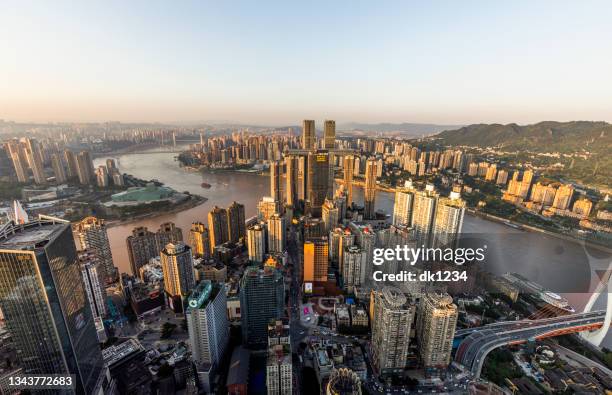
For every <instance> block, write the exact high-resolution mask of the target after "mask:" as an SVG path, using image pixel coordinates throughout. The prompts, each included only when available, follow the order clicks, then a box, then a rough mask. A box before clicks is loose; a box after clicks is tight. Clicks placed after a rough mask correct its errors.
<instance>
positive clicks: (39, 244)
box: [0, 217, 70, 250]
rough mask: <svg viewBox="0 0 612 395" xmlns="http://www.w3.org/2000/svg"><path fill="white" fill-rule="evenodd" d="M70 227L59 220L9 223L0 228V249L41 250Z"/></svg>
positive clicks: (43, 219)
mask: <svg viewBox="0 0 612 395" xmlns="http://www.w3.org/2000/svg"><path fill="white" fill-rule="evenodd" d="M69 226H70V225H69V224H68V223H67V222H65V221H63V220H60V219H52V218H49V217H47V218H41V219H39V220H35V221H31V222H28V223H26V224H15V223H13V222H9V223H7V224H6V225H4V226H3V227H2V228H0V249H6V250H34V249H37V248H43V247H44V246H45V245H46V244H47V243H48V242H49V241H50V240H51V239H53V238H55V237H56V236H57V234H59V233H60V232H61V231H62V230H63V229H65V228H66V227H69Z"/></svg>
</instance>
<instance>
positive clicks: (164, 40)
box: [0, 0, 612, 125]
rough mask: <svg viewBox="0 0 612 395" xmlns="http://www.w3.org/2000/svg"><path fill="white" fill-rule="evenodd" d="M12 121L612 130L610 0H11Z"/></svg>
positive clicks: (5, 73)
mask: <svg viewBox="0 0 612 395" xmlns="http://www.w3.org/2000/svg"><path fill="white" fill-rule="evenodd" d="M0 10H1V11H0V119H4V120H14V121H35V122H46V121H53V122H57V121H75V122H84V121H87V122H97V121H122V122H182V123H191V122H205V121H208V122H222V121H228V122H240V123H253V124H269V125H282V124H297V123H299V122H300V120H301V119H310V118H312V119H324V118H329V119H336V120H337V121H338V122H349V121H355V122H367V123H376V122H416V123H438V124H468V123H480V122H487V123H488V122H501V123H509V122H517V123H521V124H524V123H532V122H538V121H542V120H558V121H567V120H578V119H580V120H605V121H612V23H611V21H612V2H610V1H588V0H585V1H544V0H542V1H520V0H517V1H470V0H465V1H436V0H432V1H426V0H422V1H408V0H403V1H348V0H347V1H342V0H331V1H330V0H326V1H265V0H262V1H255V0H254V1H238V0H236V1H210V2H209V1H194V2H190V1H180V2H170V1H163V2H158V1H129V2H126V1H104V2H102V1H100V2H97V3H94V2H89V1H85V2H76V1H71V2H68V1H61V0H59V1H42V0H41V1H28V0H23V1H22V0H20V1H5V0H0Z"/></svg>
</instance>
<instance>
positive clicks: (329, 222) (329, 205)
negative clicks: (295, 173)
mask: <svg viewBox="0 0 612 395" xmlns="http://www.w3.org/2000/svg"><path fill="white" fill-rule="evenodd" d="M339 218H340V210H339V208H338V206H337V205H336V204H335V203H334V201H333V200H328V199H325V203H323V207H322V208H321V219H322V220H323V222H324V223H325V232H329V231H330V230H332V229H333V228H334V227H335V226H336V225H338V219H339Z"/></svg>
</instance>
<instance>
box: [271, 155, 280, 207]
mask: <svg viewBox="0 0 612 395" xmlns="http://www.w3.org/2000/svg"><path fill="white" fill-rule="evenodd" d="M270 196H271V197H272V199H274V200H278V201H281V200H282V199H281V165H280V162H279V161H274V162H272V163H270Z"/></svg>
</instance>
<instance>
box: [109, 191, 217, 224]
mask: <svg viewBox="0 0 612 395" xmlns="http://www.w3.org/2000/svg"><path fill="white" fill-rule="evenodd" d="M207 201H208V198H205V197H203V196H199V195H190V199H189V200H187V201H184V202H181V203H178V204H176V205H174V206H172V207H170V208H169V209H167V210H164V211H163V212H160V211H153V212H148V213H143V214H139V215H135V216H133V217H131V218H129V219H112V220H109V221H107V222H106V226H107V227H108V228H112V227H115V226H123V225H129V224H131V223H134V222H140V221H142V220H145V219H154V218H156V217H161V216H163V215H168V214H177V213H180V212H182V211H186V210H189V209H192V208H194V207H198V206H200V205H202V204H204V203H206V202H207Z"/></svg>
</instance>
